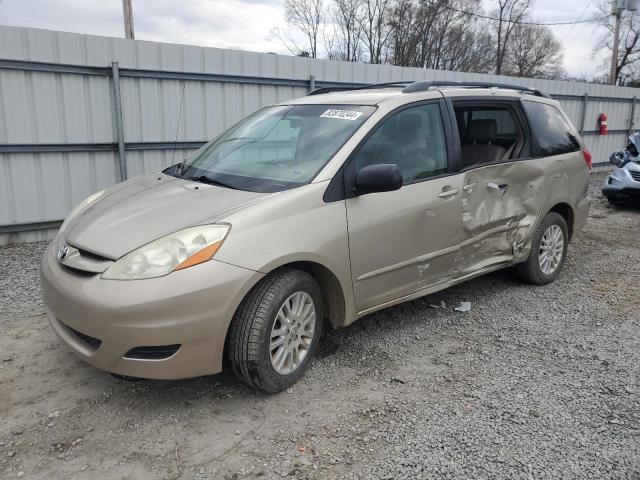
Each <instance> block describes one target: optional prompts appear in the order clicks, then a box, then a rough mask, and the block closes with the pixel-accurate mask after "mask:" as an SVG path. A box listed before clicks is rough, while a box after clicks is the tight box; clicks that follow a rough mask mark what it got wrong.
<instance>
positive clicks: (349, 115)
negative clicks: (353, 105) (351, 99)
mask: <svg viewBox="0 0 640 480" xmlns="http://www.w3.org/2000/svg"><path fill="white" fill-rule="evenodd" d="M360 115H362V112H356V111H354V110H327V111H326V112H324V113H323V114H322V115H320V118H337V119H340V120H351V121H353V120H357V119H358V117H359V116H360Z"/></svg>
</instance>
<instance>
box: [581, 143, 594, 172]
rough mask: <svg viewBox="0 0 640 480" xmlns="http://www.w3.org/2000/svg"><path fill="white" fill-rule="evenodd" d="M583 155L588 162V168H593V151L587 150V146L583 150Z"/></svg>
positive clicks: (585, 161)
mask: <svg viewBox="0 0 640 480" xmlns="http://www.w3.org/2000/svg"><path fill="white" fill-rule="evenodd" d="M582 156H583V157H584V163H586V164H587V168H588V169H589V170H591V166H592V165H593V162H592V161H591V153H590V152H589V150H587V149H586V148H585V149H584V150H582Z"/></svg>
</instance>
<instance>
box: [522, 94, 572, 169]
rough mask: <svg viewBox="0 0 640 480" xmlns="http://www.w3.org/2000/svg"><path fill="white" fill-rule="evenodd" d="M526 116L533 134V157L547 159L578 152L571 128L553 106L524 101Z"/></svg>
mask: <svg viewBox="0 0 640 480" xmlns="http://www.w3.org/2000/svg"><path fill="white" fill-rule="evenodd" d="M524 104H525V108H526V110H527V116H528V117H529V122H530V124H531V131H532V133H533V146H532V147H533V151H532V154H533V156H534V157H548V156H551V155H560V154H562V153H569V152H576V151H578V150H580V144H579V143H578V140H577V139H576V137H575V136H574V135H573V133H572V128H571V126H570V125H569V124H568V123H567V121H566V120H565V118H564V116H563V115H562V113H561V112H560V110H558V109H557V108H556V107H554V106H553V105H547V104H546V103H539V102H531V101H525V102H524Z"/></svg>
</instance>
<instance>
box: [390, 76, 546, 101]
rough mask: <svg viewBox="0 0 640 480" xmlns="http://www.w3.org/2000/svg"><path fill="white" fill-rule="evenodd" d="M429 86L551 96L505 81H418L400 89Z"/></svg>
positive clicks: (420, 88)
mask: <svg viewBox="0 0 640 480" xmlns="http://www.w3.org/2000/svg"><path fill="white" fill-rule="evenodd" d="M431 87H460V88H504V89H509V90H517V91H520V92H527V93H530V94H532V95H536V96H538V97H544V98H551V97H550V96H549V95H548V94H547V93H545V92H543V91H542V90H538V89H535V88H532V87H522V86H519V85H509V84H506V83H493V82H453V81H446V80H443V81H438V80H436V81H419V82H413V83H410V84H409V85H407V86H406V87H405V88H403V89H402V93H412V92H424V91H425V90H429V89H430V88H431Z"/></svg>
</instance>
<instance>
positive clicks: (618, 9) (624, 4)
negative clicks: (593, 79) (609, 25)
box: [609, 0, 638, 85]
mask: <svg viewBox="0 0 640 480" xmlns="http://www.w3.org/2000/svg"><path fill="white" fill-rule="evenodd" d="M623 10H629V11H630V12H635V11H636V10H638V0H611V14H612V15H615V17H616V24H615V27H614V28H613V46H612V48H611V70H610V71H609V85H615V84H616V80H617V76H618V44H619V43H620V22H621V21H622V11H623Z"/></svg>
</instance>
